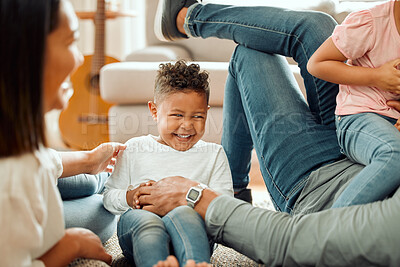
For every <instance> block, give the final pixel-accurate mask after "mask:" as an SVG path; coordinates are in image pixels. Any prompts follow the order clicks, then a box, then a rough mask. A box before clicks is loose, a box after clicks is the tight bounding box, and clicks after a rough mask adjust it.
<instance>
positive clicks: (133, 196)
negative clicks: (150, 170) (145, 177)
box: [126, 180, 155, 209]
mask: <svg viewBox="0 0 400 267" xmlns="http://www.w3.org/2000/svg"><path fill="white" fill-rule="evenodd" d="M154 183H155V181H153V180H150V181H148V182H146V183H142V184H140V185H139V186H138V187H136V188H135V189H132V190H129V191H127V192H126V203H128V205H129V206H130V207H131V208H132V209H141V208H142V207H141V206H140V203H139V197H140V191H139V188H141V187H143V186H151V185H153V184H154Z"/></svg>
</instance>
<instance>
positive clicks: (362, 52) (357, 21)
mask: <svg viewBox="0 0 400 267" xmlns="http://www.w3.org/2000/svg"><path fill="white" fill-rule="evenodd" d="M394 2H395V1H388V2H385V3H383V4H380V5H377V6H375V7H373V8H371V9H368V10H362V11H358V12H353V13H351V14H349V15H348V16H347V18H346V19H345V21H344V22H343V23H342V24H341V25H338V26H336V28H335V30H334V32H333V34H332V40H333V43H334V44H335V45H336V47H337V48H338V49H339V50H340V52H342V54H343V55H344V56H345V57H347V58H348V60H347V64H348V65H352V66H362V67H369V68H377V67H380V66H381V65H383V64H384V63H386V62H388V61H391V60H394V59H397V58H400V35H399V33H398V32H397V28H396V23H395V19H394ZM398 99H400V95H398V94H394V93H390V92H386V91H383V90H380V89H378V88H376V87H368V86H356V85H340V86H339V94H338V96H337V98H336V102H337V107H336V112H335V113H336V114H337V115H349V114H356V113H363V112H373V113H378V114H381V115H385V116H388V117H391V118H395V119H398V118H400V112H398V111H396V110H395V109H393V108H391V107H389V106H388V105H387V104H386V101H387V100H398Z"/></svg>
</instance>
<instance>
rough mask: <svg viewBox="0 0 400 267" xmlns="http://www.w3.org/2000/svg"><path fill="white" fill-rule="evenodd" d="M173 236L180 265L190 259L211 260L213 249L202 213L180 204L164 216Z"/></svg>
mask: <svg viewBox="0 0 400 267" xmlns="http://www.w3.org/2000/svg"><path fill="white" fill-rule="evenodd" d="M162 220H163V222H164V225H165V227H166V228H167V232H168V233H169V236H170V237H171V241H172V245H173V247H174V252H175V256H176V257H177V259H178V261H179V264H180V266H184V265H185V264H186V261H187V260H189V259H192V260H194V261H195V262H197V263H199V262H210V257H211V253H210V252H211V251H210V243H209V241H208V237H207V232H206V227H205V224H204V221H203V219H202V218H201V217H200V215H199V214H198V213H197V212H195V211H194V210H193V209H192V208H190V207H188V206H180V207H177V208H175V209H173V210H172V211H170V212H169V213H168V214H167V215H165V216H164V217H163V218H162Z"/></svg>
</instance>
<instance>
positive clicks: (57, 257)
mask: <svg viewBox="0 0 400 267" xmlns="http://www.w3.org/2000/svg"><path fill="white" fill-rule="evenodd" d="M78 251H79V245H78V243H77V242H75V240H74V239H73V237H72V236H70V235H69V234H68V232H67V233H66V234H65V235H64V237H63V238H62V239H61V240H60V241H58V243H57V244H55V245H54V246H53V247H52V248H51V249H50V250H49V251H47V252H46V253H45V254H44V255H43V256H41V257H40V258H39V260H41V261H42V262H43V263H44V265H45V266H67V265H68V264H69V263H70V262H72V261H73V260H74V259H75V258H76V257H77V255H78Z"/></svg>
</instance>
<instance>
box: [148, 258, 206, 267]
mask: <svg viewBox="0 0 400 267" xmlns="http://www.w3.org/2000/svg"><path fill="white" fill-rule="evenodd" d="M153 267H179V262H178V260H177V259H176V258H175V257H174V256H168V258H167V259H166V260H165V261H159V262H158V263H157V264H156V265H154V266H153ZM185 267H212V265H211V264H209V263H206V262H201V263H197V264H196V263H195V262H194V260H188V261H187V263H186V265H185Z"/></svg>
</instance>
